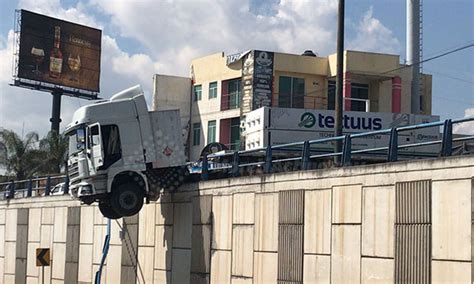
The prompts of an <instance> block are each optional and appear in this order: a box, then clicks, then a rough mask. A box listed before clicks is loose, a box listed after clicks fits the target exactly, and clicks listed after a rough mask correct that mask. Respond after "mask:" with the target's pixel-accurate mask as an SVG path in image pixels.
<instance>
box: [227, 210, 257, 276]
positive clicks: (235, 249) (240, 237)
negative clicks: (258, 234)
mask: <svg viewBox="0 0 474 284" xmlns="http://www.w3.org/2000/svg"><path fill="white" fill-rule="evenodd" d="M234 204H235V203H234ZM253 239H254V236H253V226H252V225H234V228H233V236H232V275H233V276H244V277H252V276H253Z"/></svg>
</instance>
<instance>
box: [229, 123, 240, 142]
mask: <svg viewBox="0 0 474 284" xmlns="http://www.w3.org/2000/svg"><path fill="white" fill-rule="evenodd" d="M239 148H240V117H235V118H232V119H231V120H230V149H231V150H239Z"/></svg>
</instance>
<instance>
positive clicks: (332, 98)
mask: <svg viewBox="0 0 474 284" xmlns="http://www.w3.org/2000/svg"><path fill="white" fill-rule="evenodd" d="M335 108H336V81H328V109H332V110H334V109H335Z"/></svg>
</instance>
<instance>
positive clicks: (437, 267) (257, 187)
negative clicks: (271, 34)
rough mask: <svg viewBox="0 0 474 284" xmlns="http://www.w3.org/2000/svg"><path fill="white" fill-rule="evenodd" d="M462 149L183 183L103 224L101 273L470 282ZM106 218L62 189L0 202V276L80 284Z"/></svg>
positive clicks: (469, 184) (183, 279) (93, 267)
mask: <svg viewBox="0 0 474 284" xmlns="http://www.w3.org/2000/svg"><path fill="white" fill-rule="evenodd" d="M473 177H474V157H473V156H464V157H450V158H445V159H434V160H420V161H410V162H399V163H391V164H379V165H370V166H357V167H348V168H338V169H327V170H315V171H304V172H291V173H280V174H274V175H262V176H253V177H241V178H233V179H222V180H213V181H207V182H200V183H194V184H188V185H186V186H184V187H183V188H182V190H181V191H180V192H179V193H176V194H174V195H164V196H163V197H162V198H161V200H160V202H157V203H151V204H148V205H145V207H144V209H143V210H142V211H141V212H140V213H139V215H138V216H134V217H129V218H125V219H121V220H118V221H113V222H112V236H111V241H110V251H109V255H108V257H107V261H106V265H105V267H104V272H103V274H102V283H135V282H136V283H209V282H211V283H252V282H253V283H276V282H278V283H319V282H332V283H360V282H362V283H387V282H388V283H390V282H395V280H397V281H396V282H407V281H413V283H415V282H416V283H423V282H424V283H429V282H446V283H447V282H449V283H451V282H458V283H471V282H472V280H473V276H472V273H473V272H472V271H473V269H472V267H473V266H472V259H473V240H474V238H473V234H472V230H473V220H472V219H471V218H472V217H471V214H473V208H474V206H473V200H474V195H473ZM106 224H107V222H106V219H104V218H103V217H102V215H101V214H100V212H99V210H98V208H97V207H96V206H81V205H80V204H79V203H78V202H77V201H73V200H71V199H70V198H69V197H66V196H64V197H62V196H61V197H54V196H52V197H36V198H25V199H18V200H10V201H9V202H8V203H7V202H3V203H0V279H1V280H0V282H2V283H41V279H42V277H43V275H42V269H41V268H39V267H36V261H35V251H36V248H40V247H41V248H50V249H51V255H52V265H51V266H50V267H46V268H45V269H44V278H45V280H46V283H63V282H66V283H77V282H79V283H92V282H93V281H94V276H95V272H96V271H97V269H98V267H99V264H100V259H101V255H102V246H103V242H104V237H105V234H106Z"/></svg>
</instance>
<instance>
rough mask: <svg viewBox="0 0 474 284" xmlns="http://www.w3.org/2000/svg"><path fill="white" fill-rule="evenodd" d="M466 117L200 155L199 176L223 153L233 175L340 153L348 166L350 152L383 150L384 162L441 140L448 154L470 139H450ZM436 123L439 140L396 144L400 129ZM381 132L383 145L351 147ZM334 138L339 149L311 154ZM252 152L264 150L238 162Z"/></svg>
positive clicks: (444, 153)
mask: <svg viewBox="0 0 474 284" xmlns="http://www.w3.org/2000/svg"><path fill="white" fill-rule="evenodd" d="M469 121H474V117H468V118H462V119H457V120H451V119H448V120H445V121H437V122H430V123H423V124H417V125H409V126H402V127H394V128H389V129H382V130H376V131H371V132H363V133H355V134H346V135H344V136H337V137H330V138H324V139H317V140H308V141H300V142H294V143H287V144H279V145H273V146H268V147H262V148H256V149H252V150H243V151H236V152H233V153H216V154H210V155H206V156H204V157H203V161H202V171H201V178H202V179H203V180H207V179H209V173H210V171H222V170H223V169H226V167H217V168H210V167H209V159H219V158H224V157H226V158H227V157H229V158H230V157H231V156H232V163H230V164H231V165H230V166H228V167H227V168H228V169H230V173H231V174H232V175H233V176H238V175H239V173H240V169H241V168H244V167H255V166H260V167H263V170H264V172H265V173H271V172H272V168H273V164H275V163H281V162H287V161H301V169H302V170H308V169H309V168H310V161H311V160H312V159H318V158H319V159H321V158H329V157H334V156H341V159H340V160H341V162H340V164H339V166H350V165H351V164H352V156H353V155H354V154H363V153H374V152H378V153H380V152H381V151H386V152H387V154H386V155H387V159H386V160H387V161H388V162H395V161H398V154H399V150H400V149H406V148H413V147H421V146H429V145H436V144H441V149H440V153H439V156H441V157H447V156H451V155H452V150H453V142H461V141H467V140H473V139H474V135H468V136H464V137H459V138H454V139H453V124H460V123H464V122H469ZM440 126H443V135H442V139H441V140H433V141H427V142H419V143H412V144H404V145H398V134H399V133H400V132H404V131H410V130H418V129H423V128H429V127H440ZM381 134H389V135H390V138H389V143H388V145H387V146H384V147H374V148H367V149H360V150H352V141H353V140H354V139H357V138H362V137H367V136H372V135H381ZM336 141H342V142H343V149H342V152H325V153H320V154H315V155H312V154H311V151H312V150H311V146H313V145H316V144H321V143H327V142H336ZM295 147H301V155H300V156H297V157H289V158H281V159H273V158H274V155H273V152H274V151H275V150H285V149H288V148H293V149H294V148H295ZM254 153H260V154H264V160H263V161H257V162H251V163H240V161H241V160H242V157H243V156H246V155H249V154H254Z"/></svg>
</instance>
